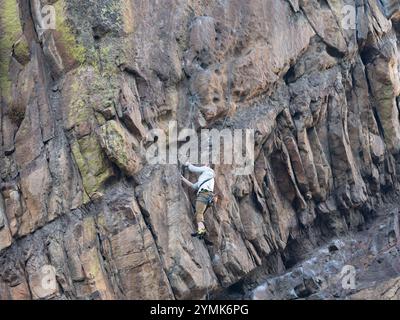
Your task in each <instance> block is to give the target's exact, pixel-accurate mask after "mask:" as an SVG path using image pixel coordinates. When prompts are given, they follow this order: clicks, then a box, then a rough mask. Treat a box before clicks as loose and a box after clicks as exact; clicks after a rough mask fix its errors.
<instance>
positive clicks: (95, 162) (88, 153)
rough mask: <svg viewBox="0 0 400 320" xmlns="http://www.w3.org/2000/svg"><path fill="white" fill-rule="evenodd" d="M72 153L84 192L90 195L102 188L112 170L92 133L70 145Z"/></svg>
mask: <svg viewBox="0 0 400 320" xmlns="http://www.w3.org/2000/svg"><path fill="white" fill-rule="evenodd" d="M71 149H72V154H73V156H74V159H75V161H76V164H77V165H78V168H79V171H80V173H81V175H82V183H83V187H84V188H85V191H86V193H87V194H88V195H89V196H91V195H92V194H93V193H94V192H96V191H99V190H101V189H102V186H103V184H104V182H105V181H106V180H107V179H108V178H110V177H111V176H112V175H113V170H112V168H111V167H110V166H109V163H108V162H107V160H106V159H105V157H104V154H103V150H102V149H101V147H100V145H99V144H98V142H97V139H96V137H95V136H94V135H89V136H86V137H83V138H81V139H79V140H77V141H74V142H73V143H72V145H71Z"/></svg>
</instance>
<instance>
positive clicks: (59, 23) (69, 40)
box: [54, 0, 86, 64]
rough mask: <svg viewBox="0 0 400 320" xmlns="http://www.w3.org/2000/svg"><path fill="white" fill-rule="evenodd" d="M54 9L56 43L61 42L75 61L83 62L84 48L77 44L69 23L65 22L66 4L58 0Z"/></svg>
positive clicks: (84, 56) (62, 0)
mask: <svg viewBox="0 0 400 320" xmlns="http://www.w3.org/2000/svg"><path fill="white" fill-rule="evenodd" d="M54 8H55V11H56V34H57V43H59V44H61V45H62V47H63V49H64V50H65V51H66V52H67V54H68V55H69V56H70V57H71V58H72V59H74V60H75V61H77V62H78V63H79V64H83V63H84V62H85V59H86V49H85V47H84V46H83V45H81V44H79V43H78V42H77V40H76V37H75V35H74V33H73V32H72V29H71V27H70V25H69V24H68V23H67V21H66V19H65V17H66V6H65V1H64V0H59V1H57V2H56V3H55V4H54Z"/></svg>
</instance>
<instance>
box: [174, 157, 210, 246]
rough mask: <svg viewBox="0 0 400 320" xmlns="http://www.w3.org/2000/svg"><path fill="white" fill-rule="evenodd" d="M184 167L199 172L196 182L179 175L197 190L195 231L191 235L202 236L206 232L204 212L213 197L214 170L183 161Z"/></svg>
mask: <svg viewBox="0 0 400 320" xmlns="http://www.w3.org/2000/svg"><path fill="white" fill-rule="evenodd" d="M185 167H187V168H188V169H189V171H190V172H194V173H198V174H200V176H199V178H198V180H197V182H196V183H194V184H193V183H191V182H190V181H189V180H187V179H186V178H185V177H184V176H181V179H182V181H183V182H184V183H185V184H186V185H188V186H189V187H191V188H192V189H194V190H197V198H196V222H197V232H195V233H193V234H192V236H193V237H199V238H203V237H204V235H205V234H206V232H207V231H206V227H205V225H204V214H205V212H206V211H207V209H208V207H209V205H210V203H211V201H212V199H213V197H214V194H213V192H214V178H215V173H214V170H213V169H211V168H210V167H208V166H202V167H196V166H194V165H192V164H190V163H189V162H187V163H185Z"/></svg>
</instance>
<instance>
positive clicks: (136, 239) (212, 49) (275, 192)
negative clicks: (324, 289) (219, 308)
mask: <svg viewBox="0 0 400 320" xmlns="http://www.w3.org/2000/svg"><path fill="white" fill-rule="evenodd" d="M49 5H50V7H49ZM0 8H1V10H0V26H1V28H0V87H1V109H0V123H1V127H0V128H1V131H0V145H1V147H0V148H1V149H0V169H1V172H0V174H1V176H0V179H1V181H0V182H1V193H0V299H203V298H206V297H208V296H209V294H211V293H213V292H218V291H220V290H223V289H224V288H227V287H229V286H232V285H234V284H235V283H237V282H238V281H240V280H241V279H242V278H243V277H244V276H246V275H247V274H249V273H251V272H252V271H254V270H256V269H259V268H264V269H265V270H268V272H270V273H276V272H282V271H284V270H285V269H286V268H290V267H291V266H293V265H294V264H295V263H296V262H297V261H298V260H299V259H300V257H301V256H302V254H304V253H305V252H307V251H309V250H311V249H312V248H314V247H315V246H317V245H319V244H321V243H323V242H324V241H326V239H328V238H330V237H332V236H339V235H343V234H346V233H348V232H349V231H351V230H355V229H360V228H362V227H363V226H364V224H365V222H366V221H368V220H370V219H373V218H374V216H375V214H376V208H378V206H382V205H384V204H385V203H386V202H387V201H389V200H390V199H392V198H393V197H395V196H396V194H397V193H398V192H399V191H400V185H399V171H400V166H399V164H400V157H399V153H400V123H399V121H400V120H399V109H400V105H399V101H400V99H398V97H399V94H400V73H399V53H398V36H400V33H399V32H400V5H399V3H398V1H396V0H385V1H383V0H381V1H377V0H359V1H351V0H346V1H344V0H335V1H333V0H324V1H317V0H264V1H261V0H250V1H242V0H231V1H195V0H185V1H183V0H178V1H155V0H98V1H78V0H52V1H49V0H0ZM343 9H345V10H343ZM53 13H54V16H55V17H56V19H55V25H54V26H50V27H49V25H48V24H49V21H51V17H52V16H51V14H53ZM353 14H354V16H352V15H353ZM352 22H354V25H353V24H352ZM171 121H176V122H177V126H178V128H186V127H190V128H194V129H195V130H200V129H201V128H210V129H211V128H215V129H229V130H233V129H240V128H249V129H254V130H255V137H256V145H255V158H256V161H255V165H254V170H253V172H252V173H251V174H249V175H245V176H243V175H242V176H237V175H235V173H234V170H232V169H233V167H232V166H230V165H217V166H216V173H217V179H216V185H217V189H218V192H219V193H220V194H222V195H223V197H222V199H221V201H220V202H219V203H218V205H217V210H216V211H215V212H209V213H208V214H207V216H206V224H207V227H208V229H209V233H210V235H209V237H210V240H211V242H212V245H209V246H206V245H205V244H204V243H203V242H201V241H199V240H197V239H192V238H191V236H190V233H191V232H192V231H193V228H194V222H193V210H192V206H191V200H193V199H192V195H191V194H190V193H189V192H188V190H186V189H185V188H184V187H183V186H182V185H181V183H180V169H181V168H180V167H179V166H178V165H175V164H169V165H154V164H150V163H148V161H147V160H146V157H145V146H148V144H149V143H150V142H149V141H148V139H147V136H148V134H149V132H150V130H151V129H155V128H158V129H161V130H164V131H165V132H167V131H168V125H169V123H170V122H171ZM397 281H398V280H397ZM307 285H308V287H310V286H311V287H312V283H311V284H307ZM388 285H389V284H388ZM305 287H307V286H306V285H305ZM303 289H304V288H303ZM299 290H300V291H302V288H300V287H299ZM304 290H308V289H307V288H306V289H304ZM304 290H303V292H304ZM369 290H370V289H369ZM376 290H377V292H378V291H379V292H386V291H385V290H386V289H385V284H384V283H381V284H379V286H377V288H376ZM363 294H365V295H366V296H371V295H372V296H373V295H374V290H372V291H371V290H370V291H365V292H364V293H363ZM379 294H380V293H379ZM395 294H396V293H395ZM397 295H398V293H397ZM391 297H392V296H391Z"/></svg>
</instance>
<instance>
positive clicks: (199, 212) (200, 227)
mask: <svg viewBox="0 0 400 320" xmlns="http://www.w3.org/2000/svg"><path fill="white" fill-rule="evenodd" d="M206 210H207V204H206V203H205V202H204V200H202V199H197V200H196V222H197V233H196V234H195V235H198V236H200V235H204V234H205V233H206V227H205V225H204V213H205V212H206Z"/></svg>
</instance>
